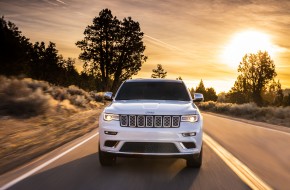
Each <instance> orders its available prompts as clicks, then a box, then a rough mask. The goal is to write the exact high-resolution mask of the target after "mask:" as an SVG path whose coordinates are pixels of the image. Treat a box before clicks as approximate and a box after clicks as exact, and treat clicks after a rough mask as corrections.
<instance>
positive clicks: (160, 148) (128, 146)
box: [120, 142, 179, 153]
mask: <svg viewBox="0 0 290 190" xmlns="http://www.w3.org/2000/svg"><path fill="white" fill-rule="evenodd" d="M120 151H121V152H131V153H179V150H178V149H177V147H176V146H175V144H174V143H154V142H126V143H124V145H123V146H122V148H121V150H120Z"/></svg>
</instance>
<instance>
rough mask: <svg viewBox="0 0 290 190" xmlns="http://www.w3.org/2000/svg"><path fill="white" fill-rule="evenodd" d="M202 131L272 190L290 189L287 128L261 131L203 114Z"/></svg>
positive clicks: (289, 142)
mask: <svg viewBox="0 0 290 190" xmlns="http://www.w3.org/2000/svg"><path fill="white" fill-rule="evenodd" d="M203 116H204V131H205V132H206V133H207V134H208V135H209V136H210V137H212V138H213V139H214V140H216V141H217V142H218V143H219V144H220V145H222V146H223V147H224V148H225V149H226V150H228V151H229V152H231V153H232V154H233V155H234V156H235V157H236V158H238V159H239V160H240V161H241V162H243V163H244V164H245V165H247V167H248V168H250V169H251V170H252V171H253V172H254V173H255V174H256V175H258V176H259V177H260V178H261V179H262V180H263V181H265V182H266V183H268V185H270V186H271V187H272V188H273V189H285V190H286V189H290V133H289V132H285V131H289V129H288V128H283V127H280V128H281V130H279V127H276V126H273V128H274V129H273V128H269V127H263V126H261V125H259V124H260V123H258V122H252V124H249V123H245V122H241V121H237V120H233V119H228V118H223V117H218V116H215V115H212V114H206V113H203Z"/></svg>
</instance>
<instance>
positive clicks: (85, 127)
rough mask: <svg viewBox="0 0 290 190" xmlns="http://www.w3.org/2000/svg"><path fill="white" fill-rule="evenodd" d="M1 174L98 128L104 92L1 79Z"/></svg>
mask: <svg viewBox="0 0 290 190" xmlns="http://www.w3.org/2000/svg"><path fill="white" fill-rule="evenodd" d="M0 84H1V86H0V100H1V101H0V137H1V138H0V174H3V173H5V172H7V171H9V170H11V169H13V168H15V167H17V166H20V165H22V164H24V163H26V162H28V161H31V160H32V159H34V158H36V157H38V156H40V155H42V154H44V153H47V152H49V151H51V150H53V149H55V148H57V147H59V146H61V145H63V144H65V143H67V142H69V141H71V140H73V139H75V138H77V137H80V136H82V135H84V134H86V133H88V132H90V131H92V130H93V129H95V128H96V127H97V125H98V116H99V114H100V112H101V111H102V109H103V107H104V103H103V102H102V101H103V93H97V92H86V91H84V90H82V89H79V88H78V87H76V86H70V87H68V88H64V87H58V86H53V85H50V84H49V83H47V82H44V81H36V80H32V79H16V78H6V77H3V76H0Z"/></svg>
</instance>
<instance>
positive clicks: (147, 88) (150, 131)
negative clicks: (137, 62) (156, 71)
mask: <svg viewBox="0 0 290 190" xmlns="http://www.w3.org/2000/svg"><path fill="white" fill-rule="evenodd" d="M105 99H107V100H112V103H111V104H110V105H109V106H108V107H106V108H105V109H104V111H103V113H102V114H101V115H100V118H99V133H100V143H99V160H100V163H101V165H103V166H107V165H112V164H114V163H115V162H116V157H120V156H129V157H138V156H158V157H162V156H164V157H177V158H184V159H186V164H187V166H188V167H196V168H199V167H200V166H201V164H202V125H203V119H202V116H201V114H200V112H199V110H198V108H197V107H196V105H195V104H194V101H202V100H203V95H202V94H197V93H196V94H195V95H194V99H193V100H192V98H191V96H190V93H189V92H188V90H187V88H186V86H185V84H184V83H183V81H181V80H167V79H134V80H127V81H125V82H124V83H123V84H122V85H121V86H120V88H119V90H118V91H117V93H116V96H115V97H114V98H113V96H112V93H111V92H108V93H106V94H105Z"/></svg>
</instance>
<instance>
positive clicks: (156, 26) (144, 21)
mask: <svg viewBox="0 0 290 190" xmlns="http://www.w3.org/2000/svg"><path fill="white" fill-rule="evenodd" d="M104 8H109V9H110V10H111V11H112V14H113V15H114V16H116V17H117V18H118V19H122V18H124V17H128V16H131V17H132V19H133V20H134V21H138V22H139V23H140V26H141V30H142V31H143V32H144V43H145V45H146V50H145V54H146V55H147V56H148V60H147V62H146V63H144V65H143V66H142V68H141V71H140V72H139V73H138V75H137V76H134V78H149V77H150V76H151V74H152V69H154V68H156V65H157V64H162V66H163V68H164V69H165V70H166V71H167V72H168V75H167V78H171V79H175V78H177V77H179V76H181V77H182V79H183V80H184V81H185V82H186V84H187V85H188V87H192V86H193V87H195V86H196V85H197V84H198V83H199V81H200V80H201V79H203V81H204V84H205V86H206V87H214V88H215V90H216V91H217V92H221V91H228V90H229V89H230V88H231V87H232V86H233V84H234V81H235V80H236V78H237V76H238V72H237V66H238V64H239V62H240V61H241V59H242V57H243V56H244V54H245V53H255V52H256V51H258V50H266V51H268V52H269V54H270V55H271V58H272V59H273V60H274V63H275V65H276V71H277V74H278V75H277V77H276V79H279V80H280V82H281V84H282V88H290V52H289V48H290V38H289V31H290V25H289V23H290V12H289V10H290V1H289V0H281V1H276V0H266V1H265V0H243V1H242V0H237V1H228V0H220V1H213V0H203V1H186V0H180V1H175V0H168V1H161V0H157V1H156V0H154V1H153V0H148V1H138V0H123V1H119V0H111V1H107V0H86V1H78V0H62V1H60V0H13V1H11V0H1V1H0V14H1V15H4V17H5V19H6V20H10V21H12V22H14V23H15V24H16V25H17V26H18V27H19V29H20V30H21V31H22V32H23V34H24V35H25V36H26V37H28V38H30V40H31V42H33V43H34V42H36V41H44V42H46V43H48V42H49V41H52V42H54V43H56V48H57V49H58V50H59V53H60V54H62V55H63V56H64V57H65V58H67V57H72V58H76V59H77V58H78V55H79V53H80V49H78V48H77V47H76V45H75V43H76V42H77V41H78V40H81V39H83V37H84V35H83V32H84V30H85V27H86V26H87V25H90V24H92V20H93V18H94V17H96V16H98V14H99V12H100V11H101V10H102V9H104ZM77 68H78V70H81V69H82V62H81V61H80V60H77Z"/></svg>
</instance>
